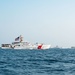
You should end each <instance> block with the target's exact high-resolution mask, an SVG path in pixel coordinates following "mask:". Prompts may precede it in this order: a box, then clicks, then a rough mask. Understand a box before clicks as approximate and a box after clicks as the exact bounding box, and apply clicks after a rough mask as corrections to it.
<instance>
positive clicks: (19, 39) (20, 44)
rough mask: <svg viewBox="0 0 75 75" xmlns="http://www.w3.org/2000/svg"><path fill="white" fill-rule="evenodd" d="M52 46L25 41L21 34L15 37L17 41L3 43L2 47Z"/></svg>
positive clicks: (30, 47)
mask: <svg viewBox="0 0 75 75" xmlns="http://www.w3.org/2000/svg"><path fill="white" fill-rule="evenodd" d="M50 47H51V45H46V44H39V43H36V44H32V43H30V42H23V37H22V36H21V35H20V36H19V37H17V38H15V42H12V44H2V45H1V48H2V49H49V48H50Z"/></svg>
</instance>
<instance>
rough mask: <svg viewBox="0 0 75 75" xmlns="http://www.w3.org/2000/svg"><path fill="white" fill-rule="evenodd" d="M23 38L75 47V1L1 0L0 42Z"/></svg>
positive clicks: (30, 40)
mask: <svg viewBox="0 0 75 75" xmlns="http://www.w3.org/2000/svg"><path fill="white" fill-rule="evenodd" d="M20 34H21V35H23V37H24V41H29V42H32V43H36V42H39V43H41V42H42V43H46V44H51V45H52V46H56V45H58V46H60V47H71V46H75V0H0V44H2V43H11V42H13V41H14V39H15V38H16V37H17V36H19V35H20Z"/></svg>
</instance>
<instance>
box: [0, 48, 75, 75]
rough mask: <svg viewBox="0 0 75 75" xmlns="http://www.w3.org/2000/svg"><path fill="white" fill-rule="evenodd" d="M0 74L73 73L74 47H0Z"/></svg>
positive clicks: (39, 74) (74, 64)
mask: <svg viewBox="0 0 75 75" xmlns="http://www.w3.org/2000/svg"><path fill="white" fill-rule="evenodd" d="M0 75H75V49H58V48H57V49H55V48H54V49H49V50H13V49H0Z"/></svg>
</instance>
